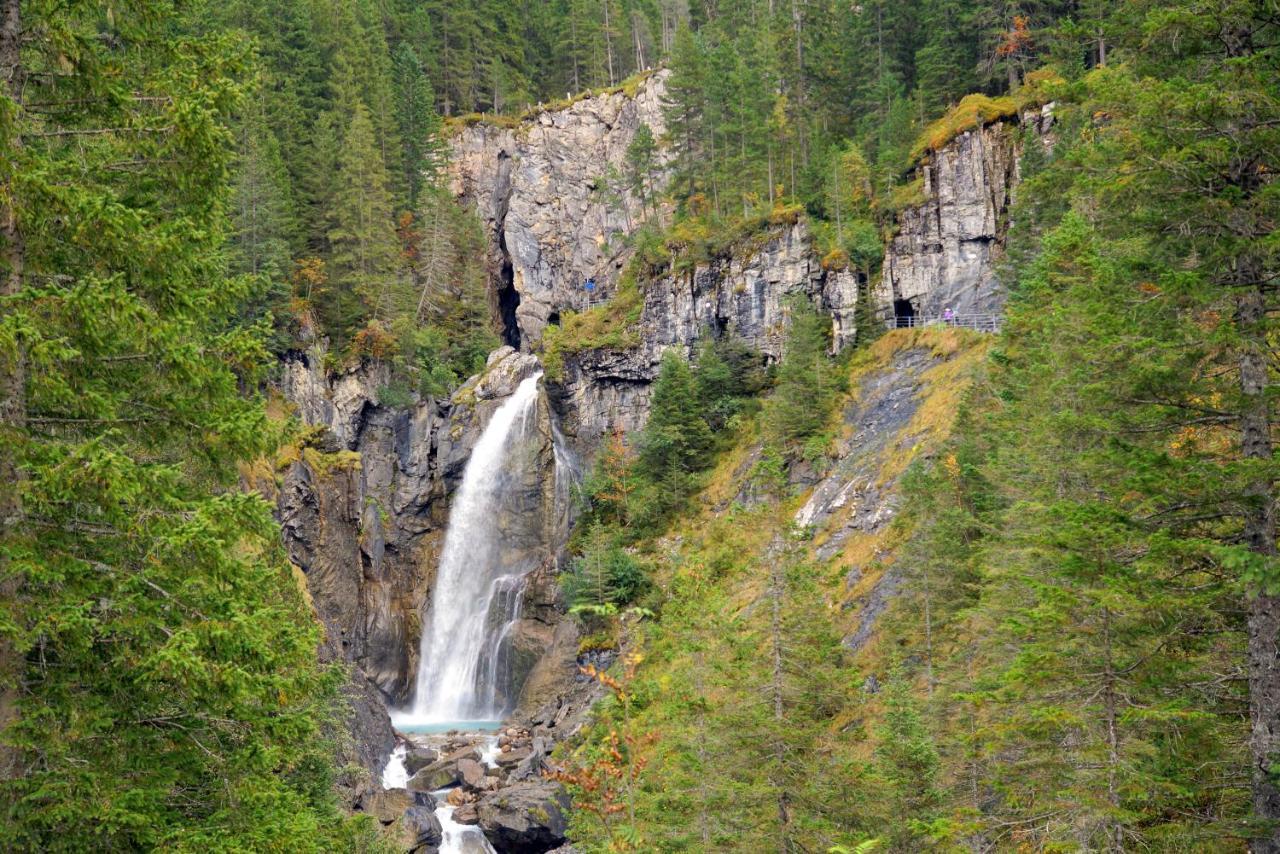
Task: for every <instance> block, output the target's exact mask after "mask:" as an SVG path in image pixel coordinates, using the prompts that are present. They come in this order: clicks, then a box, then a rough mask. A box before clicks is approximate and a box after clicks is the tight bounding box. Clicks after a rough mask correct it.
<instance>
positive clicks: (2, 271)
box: [0, 0, 27, 780]
mask: <svg viewBox="0 0 1280 854" xmlns="http://www.w3.org/2000/svg"><path fill="white" fill-rule="evenodd" d="M21 49H22V4H21V2H20V0H0V82H3V84H4V86H5V87H6V90H7V91H6V94H7V95H8V96H9V97H11V98H12V99H13V100H14V101H15V102H18V103H21V99H22V84H23V76H24V72H23V68H22V53H21ZM19 121H21V113H19ZM4 144H6V145H8V146H9V148H10V151H9V152H6V155H8V156H6V159H7V160H8V161H9V164H10V165H8V166H2V167H0V298H6V297H15V296H17V295H18V293H19V292H20V291H21V290H22V275H23V267H24V264H25V260H26V259H25V246H24V242H23V236H22V230H21V225H20V223H19V222H18V212H17V210H16V207H15V196H14V193H13V186H12V183H11V182H12V180H13V175H12V172H11V170H12V169H13V166H12V163H13V162H15V161H16V159H17V158H16V157H13V156H11V155H14V154H17V153H18V151H19V149H20V148H21V145H22V139H21V137H19V136H18V135H16V134H15V135H14V136H13V138H12V139H10V140H7V141H6V142H5V143H4ZM26 384H27V378H26V355H25V354H24V353H23V352H22V344H21V342H19V343H18V346H17V350H16V352H14V354H13V356H12V359H4V358H2V357H0V438H3V439H5V440H7V442H6V444H7V445H8V447H6V448H4V449H3V450H0V599H3V600H5V601H12V600H13V599H14V598H15V597H16V596H17V593H18V581H17V579H16V578H12V577H11V576H10V574H9V571H8V565H7V564H8V558H7V557H6V555H7V554H8V549H6V548H4V547H3V544H4V542H5V541H6V540H8V539H9V537H10V536H12V535H13V534H14V533H15V532H16V530H17V528H18V525H19V524H20V522H21V520H22V496H21V493H20V485H21V478H22V472H21V471H20V470H19V468H18V461H17V459H16V458H15V455H14V454H15V452H14V450H13V449H14V447H15V444H16V443H15V440H16V439H17V438H18V436H19V434H20V433H21V431H22V430H23V429H24V428H25V427H26V420H27V407H26V396H27V393H26ZM20 665H21V662H20V660H19V656H18V655H17V651H16V650H15V649H14V647H13V645H12V643H10V642H9V641H7V640H5V639H4V638H2V637H0V731H3V730H4V729H5V728H6V727H8V726H9V724H11V723H12V722H13V721H14V719H15V718H16V716H17V700H18V674H19V668H20ZM18 772H19V767H18V756H17V754H16V753H14V752H13V751H10V750H8V749H6V748H4V747H3V746H0V780H6V779H10V778H12V777H14V776H16V775H17V773H18Z"/></svg>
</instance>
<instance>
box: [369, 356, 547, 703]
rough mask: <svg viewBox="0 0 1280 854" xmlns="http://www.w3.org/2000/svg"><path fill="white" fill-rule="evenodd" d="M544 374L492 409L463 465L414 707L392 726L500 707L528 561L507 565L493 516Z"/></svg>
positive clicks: (424, 641) (531, 422)
mask: <svg viewBox="0 0 1280 854" xmlns="http://www.w3.org/2000/svg"><path fill="white" fill-rule="evenodd" d="M541 376H542V375H541V374H536V375H534V376H531V377H529V378H528V379H526V380H524V381H522V382H521V383H520V385H519V386H518V387H517V388H516V391H515V393H514V394H512V395H511V397H510V398H508V399H507V400H506V401H505V402H504V403H503V404H502V406H500V407H499V408H498V410H497V411H496V412H495V413H494V414H493V417H492V418H491V419H490V421H489V424H488V425H487V426H486V427H485V429H484V432H483V433H482V434H481V435H480V440H479V441H478V442H476V446H475V448H474V449H473V450H472V452H471V458H470V459H469V460H468V461H467V466H466V468H465V469H464V470H463V474H462V483H461V485H460V486H459V487H458V492H457V495H456V496H455V497H454V501H453V507H452V509H451V510H450V514H449V527H448V531H447V532H446V533H445V541H444V550H443V551H442V552H441V555H440V567H439V570H438V572H437V573H436V583H435V589H434V591H433V592H432V598H431V610H430V614H429V615H428V622H427V625H426V626H425V627H424V629H423V632H422V644H421V656H420V664H419V667H418V682H417V686H416V691H415V697H414V703H413V708H412V710H411V712H409V713H407V714H404V713H402V714H399V715H395V716H393V718H394V719H395V720H396V723H397V725H401V726H413V725H415V724H419V725H421V724H432V723H440V722H458V723H464V722H467V721H486V720H492V719H494V718H497V717H500V716H501V715H502V713H503V712H504V711H505V710H504V709H503V708H500V707H499V705H498V704H499V696H498V683H499V680H500V678H501V676H502V673H503V672H504V668H505V667H506V665H507V662H506V661H505V660H504V659H505V658H506V657H508V656H509V653H510V651H509V649H508V644H507V643H506V640H507V636H508V635H509V633H510V631H511V627H512V625H513V624H514V622H515V620H516V619H518V617H519V606H520V597H521V593H522V592H523V589H524V584H523V581H524V575H525V573H527V572H528V570H529V569H530V568H531V567H528V566H522V567H508V566H505V565H504V561H503V554H502V548H501V546H502V544H501V542H500V541H499V540H500V537H499V531H498V530H497V527H496V525H497V520H496V515H497V510H498V508H499V506H500V501H501V499H502V498H503V496H504V493H505V492H506V491H507V490H508V487H509V486H510V485H511V483H512V480H513V478H515V477H516V476H518V475H519V474H520V472H519V471H512V469H513V461H512V459H511V451H512V448H513V447H517V446H518V445H519V444H520V443H521V441H522V440H523V439H524V437H525V435H526V434H527V433H528V431H529V430H531V429H533V428H534V427H536V423H535V422H536V418H535V413H536V406H537V402H538V380H539V378H540V377H541ZM519 464H520V463H519V461H516V463H515V464H514V465H516V466H518V465H519Z"/></svg>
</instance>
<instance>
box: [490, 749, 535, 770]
mask: <svg viewBox="0 0 1280 854" xmlns="http://www.w3.org/2000/svg"><path fill="white" fill-rule="evenodd" d="M532 754H533V748H532V747H513V748H511V749H509V750H504V751H503V752H502V753H499V754H498V755H497V756H496V757H495V759H494V761H495V762H497V763H498V765H499V766H500V767H502V768H514V767H516V766H517V765H519V764H520V763H521V762H523V761H524V760H526V759H528V758H529V757H530V756H531V755H532Z"/></svg>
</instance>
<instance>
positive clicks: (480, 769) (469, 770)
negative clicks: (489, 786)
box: [458, 759, 485, 789]
mask: <svg viewBox="0 0 1280 854" xmlns="http://www.w3.org/2000/svg"><path fill="white" fill-rule="evenodd" d="M458 774H459V775H460V776H461V777H462V784H463V785H464V786H467V787H468V788H471V789H478V788H480V787H481V785H482V784H483V783H484V779H485V773H484V766H483V765H481V764H480V763H479V762H477V761H476V760H474V759H462V760H460V761H459V762H458Z"/></svg>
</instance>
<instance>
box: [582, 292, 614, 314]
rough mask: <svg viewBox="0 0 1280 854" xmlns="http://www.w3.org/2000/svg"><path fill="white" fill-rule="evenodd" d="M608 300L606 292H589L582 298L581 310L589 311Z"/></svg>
mask: <svg viewBox="0 0 1280 854" xmlns="http://www.w3.org/2000/svg"><path fill="white" fill-rule="evenodd" d="M608 301H609V297H608V295H606V294H599V293H596V294H590V295H588V296H587V297H585V298H584V299H583V300H582V309H581V310H582V311H590V310H591V309H593V308H599V307H600V306H602V305H604V304H605V303H607V302H608Z"/></svg>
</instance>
